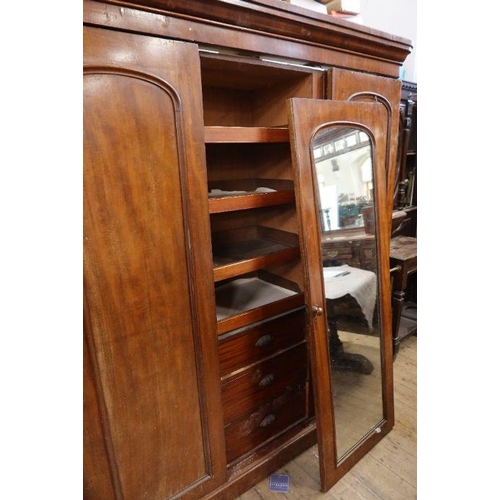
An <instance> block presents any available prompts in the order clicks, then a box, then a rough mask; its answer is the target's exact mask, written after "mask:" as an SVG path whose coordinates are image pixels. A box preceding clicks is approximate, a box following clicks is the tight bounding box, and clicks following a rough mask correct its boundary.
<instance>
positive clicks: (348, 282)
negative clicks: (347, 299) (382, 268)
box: [323, 265, 377, 332]
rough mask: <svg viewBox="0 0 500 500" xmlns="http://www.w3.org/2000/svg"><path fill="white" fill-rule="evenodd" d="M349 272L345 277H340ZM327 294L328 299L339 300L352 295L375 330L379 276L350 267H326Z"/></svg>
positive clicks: (324, 273) (371, 327)
mask: <svg viewBox="0 0 500 500" xmlns="http://www.w3.org/2000/svg"><path fill="white" fill-rule="evenodd" d="M344 272H348V273H349V274H346V275H344V276H339V275H341V274H342V273H344ZM323 277H324V281H325V294H326V298H327V299H339V298H340V297H343V296H344V295H347V294H350V295H351V296H352V297H354V298H355V299H356V301H357V302H358V304H359V306H360V307H361V310H362V311H363V314H364V316H365V318H366V320H367V321H368V327H369V329H370V332H371V331H372V330H373V312H374V309H375V300H376V298H377V275H376V274H375V273H374V272H372V271H365V270H364V269H357V268H356V267H351V266H348V265H344V266H336V267H324V268H323Z"/></svg>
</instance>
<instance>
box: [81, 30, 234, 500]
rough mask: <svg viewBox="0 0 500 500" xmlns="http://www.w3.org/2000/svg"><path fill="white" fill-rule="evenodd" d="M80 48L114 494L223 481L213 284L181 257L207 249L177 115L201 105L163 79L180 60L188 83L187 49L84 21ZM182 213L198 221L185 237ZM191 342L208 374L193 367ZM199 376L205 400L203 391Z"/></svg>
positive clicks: (98, 337)
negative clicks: (193, 250) (196, 227)
mask: <svg viewBox="0 0 500 500" xmlns="http://www.w3.org/2000/svg"><path fill="white" fill-rule="evenodd" d="M84 43H85V54H86V59H85V62H86V63H87V65H86V67H85V73H84V74H85V76H84V131H85V134H84V235H85V239H84V242H85V245H84V278H85V296H86V303H85V305H86V317H88V323H87V324H86V335H87V336H88V339H89V345H90V346H91V347H92V350H93V353H92V359H93V360H94V372H95V373H98V374H99V379H100V380H99V384H100V388H99V390H100V393H101V401H100V413H101V414H105V415H106V416H107V419H108V424H109V425H108V429H107V435H106V436H105V440H106V442H107V446H108V448H109V450H110V451H109V453H110V456H111V457H112V461H111V462H110V463H111V468H112V472H113V474H112V476H113V479H114V489H115V495H116V496H117V497H118V498H123V499H125V500H135V499H137V498H152V499H156V498H166V497H170V496H172V495H176V494H179V493H180V492H182V491H183V490H185V489H186V488H189V487H191V486H192V485H196V488H198V489H199V490H201V489H202V488H204V487H205V488H207V490H208V489H209V488H210V483H214V484H215V483H220V482H221V481H222V480H223V475H222V474H223V470H224V465H225V457H224V452H223V450H221V444H222V432H223V430H222V420H221V411H220V408H221V406H220V396H219V397H218V394H220V393H219V392H218V390H217V388H218V382H217V379H218V370H217V369H216V367H217V364H216V359H217V358H216V356H217V351H216V347H217V346H216V340H215V339H216V334H215V325H214V323H215V321H214V313H215V308H214V302H213V298H212V293H213V292H211V290H212V286H213V284H212V285H211V284H210V273H209V272H207V271H204V269H207V270H208V271H210V267H211V264H210V259H208V263H209V264H208V266H207V262H204V263H203V265H202V266H201V265H200V262H199V260H196V257H195V256H193V255H191V254H190V252H189V246H191V245H193V246H194V247H195V248H197V249H198V250H202V249H203V248H205V251H203V252H200V253H204V254H209V253H210V248H211V246H210V239H209V235H208V234H207V232H208V226H209V221H208V210H207V208H208V204H207V203H206V194H205V193H206V189H207V188H206V177H205V176H201V177H200V175H199V174H196V176H197V178H194V177H193V174H190V175H191V176H190V177H187V171H188V170H189V168H188V163H190V162H191V163H192V162H193V157H194V156H195V155H196V154H197V155H198V156H200V153H201V155H202V154H203V148H202V142H201V141H199V143H198V146H197V147H196V146H195V143H193V137H194V134H196V133H197V135H198V138H199V137H202V134H203V132H202V128H201V126H200V125H201V124H200V120H199V117H200V116H201V114H200V115H199V116H198V118H197V119H198V121H197V123H198V124H199V125H198V129H197V130H196V129H194V130H192V131H191V132H190V134H193V135H188V134H186V132H185V130H184V122H183V120H184V119H187V118H188V116H189V115H190V114H191V113H192V112H193V109H195V106H197V110H198V113H200V112H201V94H200V88H199V87H196V86H188V85H187V80H183V79H182V77H180V76H174V77H173V80H172V79H171V78H169V75H176V74H178V72H177V71H176V69H177V67H178V66H179V65H180V64H182V65H183V67H184V68H185V70H186V74H187V75H190V76H191V77H193V78H195V77H196V75H197V73H198V71H199V68H198V66H197V65H198V58H197V50H196V47H195V46H192V45H189V44H176V43H173V42H165V41H159V40H155V39H148V38H146V37H139V36H133V35H129V34H122V33H116V32H106V31H104V30H97V29H96V30H94V29H90V28H88V29H85V39H84ZM116 54H120V58H116ZM137 61H141V63H137ZM165 61H168V63H167V62H165ZM128 65H131V66H128ZM141 65H145V67H143V66H141ZM168 65H170V67H168ZM172 70H174V71H172ZM150 72H154V76H153V75H151V74H150ZM157 75H158V76H157ZM160 77H163V78H160ZM167 79H168V80H170V81H169V82H167V81H166V80H167ZM195 81H196V78H195ZM174 87H177V90H173V89H174ZM196 91H198V93H196ZM181 109H183V113H184V114H181V112H180V110H181ZM186 151H189V155H190V156H187V155H186V153H185V152H186ZM194 164H195V165H196V166H197V167H198V169H199V165H198V164H197V163H194ZM203 181H204V182H203ZM191 197H194V198H195V199H196V202H197V204H198V205H192V203H191ZM200 200H202V201H203V200H205V203H204V204H203V203H202V204H201V205H200ZM196 206H198V207H200V208H201V210H202V211H201V212H200V209H196V208H195V207H196ZM192 207H193V208H192ZM188 208H189V209H188ZM191 208H192V210H193V212H190V210H191ZM196 212H200V213H199V214H196ZM193 215H195V216H196V220H197V222H198V223H199V222H202V228H200V229H199V233H197V234H196V235H194V234H192V235H191V236H190V238H191V241H190V240H189V237H188V224H189V222H190V217H193ZM193 233H194V232H193ZM200 234H201V235H204V238H203V239H202V240H200V239H199V236H200ZM206 260H207V259H206ZM199 273H201V274H200V276H197V277H198V279H195V274H199ZM201 302H205V303H206V304H208V305H203V306H202V304H201ZM209 314H210V316H209ZM208 318H210V321H208ZM201 331H203V333H204V335H205V336H206V338H205V339H203V338H201V337H200V333H201ZM210 332H211V333H212V336H210ZM207 339H208V341H207ZM200 344H202V345H204V346H205V347H206V350H205V352H204V356H205V360H206V361H204V362H210V365H211V366H210V370H211V373H213V375H210V372H209V371H208V370H207V372H206V374H205V375H203V376H202V375H201V374H200V373H199V370H202V369H203V367H204V365H203V364H202V362H201V361H200V359H199V358H198V355H197V353H196V351H197V349H199V348H200ZM208 383H210V384H211V398H210V400H211V402H210V403H208V401H207V399H208V398H205V397H204V396H203V394H204V392H205V391H207V390H208V385H203V384H208ZM204 401H205V403H204ZM208 404H210V405H211V409H210V411H211V412H212V413H211V414H212V418H211V419H210V420H209V419H207V415H208V414H209V407H208V406H204V405H208ZM89 418H92V415H90V414H88V415H86V416H85V419H86V420H87V419H89ZM210 430H212V431H213V434H210ZM186 436H189V439H186ZM206 447H208V448H206ZM210 448H211V449H210ZM179 449H182V450H183V459H182V460H179V457H178V456H177V453H176V450H179ZM90 453H93V451H90ZM211 476H215V477H214V479H213V480H212V481H211V480H210V478H211ZM199 482H201V483H203V482H205V484H204V485H203V484H202V485H201V486H198V485H197V484H196V483H199ZM102 494H103V492H102V491H100V492H98V493H96V495H95V496H93V497H91V498H103V496H102Z"/></svg>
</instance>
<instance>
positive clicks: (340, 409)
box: [332, 330, 383, 457]
mask: <svg viewBox="0 0 500 500" xmlns="http://www.w3.org/2000/svg"><path fill="white" fill-rule="evenodd" d="M338 333H339V337H340V339H341V340H342V342H343V348H344V352H346V353H355V354H361V355H363V356H365V357H366V358H367V359H369V360H370V361H371V363H372V364H373V366H374V369H373V372H372V373H371V374H370V375H366V374H362V373H356V372H352V371H336V370H332V385H333V396H334V404H335V422H336V423H335V428H336V434H337V450H338V451H337V454H338V457H341V456H342V455H344V454H345V453H346V452H347V451H348V450H349V449H350V448H351V447H352V446H354V445H355V444H356V443H357V442H358V441H359V440H360V439H361V438H363V436H364V435H365V434H366V433H367V432H368V431H370V429H372V428H373V427H374V426H375V425H376V424H378V423H379V422H380V421H381V420H382V418H383V407H382V382H381V380H382V374H381V367H380V340H379V338H378V336H372V335H361V334H357V333H350V332H346V331H342V330H338Z"/></svg>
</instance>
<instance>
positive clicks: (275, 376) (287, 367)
mask: <svg viewBox="0 0 500 500" xmlns="http://www.w3.org/2000/svg"><path fill="white" fill-rule="evenodd" d="M306 375H307V349H306V344H305V343H303V344H300V345H298V346H296V347H294V348H292V349H290V350H288V351H285V352H283V353H281V354H278V355H277V356H274V357H272V358H268V359H267V360H266V361H263V362H262V363H258V364H256V365H252V366H251V367H249V368H248V369H246V370H243V371H241V372H238V373H237V374H236V375H234V376H233V377H230V378H228V379H227V380H226V381H224V382H223V383H222V406H223V411H224V423H229V422H231V421H233V420H236V419H238V418H240V417H242V416H244V415H246V414H247V413H249V412H252V411H254V410H255V408H258V407H259V406H260V405H262V404H264V403H265V402H266V401H270V400H272V399H274V398H275V397H277V396H278V395H279V394H280V393H282V392H283V391H284V390H285V389H286V388H287V387H289V386H290V387H291V386H294V385H297V384H300V383H302V382H304V381H305V379H306Z"/></svg>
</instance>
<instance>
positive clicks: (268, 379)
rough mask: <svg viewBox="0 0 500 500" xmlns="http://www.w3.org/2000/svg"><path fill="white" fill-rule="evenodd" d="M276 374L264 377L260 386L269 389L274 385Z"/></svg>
mask: <svg viewBox="0 0 500 500" xmlns="http://www.w3.org/2000/svg"><path fill="white" fill-rule="evenodd" d="M274 378H275V377H274V374H272V373H270V374H269V375H266V376H265V377H262V379H261V380H260V382H259V385H260V386H261V387H268V386H270V385H271V384H273V383H274Z"/></svg>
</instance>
